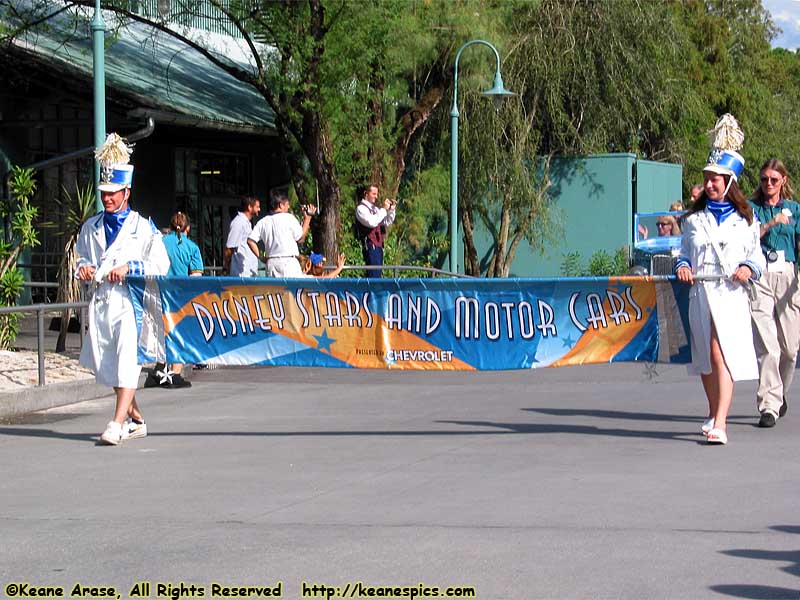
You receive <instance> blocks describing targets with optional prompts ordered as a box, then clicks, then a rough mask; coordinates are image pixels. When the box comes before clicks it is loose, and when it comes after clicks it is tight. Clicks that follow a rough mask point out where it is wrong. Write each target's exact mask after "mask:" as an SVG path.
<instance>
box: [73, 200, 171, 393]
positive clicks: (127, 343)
mask: <svg viewBox="0 0 800 600" xmlns="http://www.w3.org/2000/svg"><path fill="white" fill-rule="evenodd" d="M76 251H77V254H78V262H77V267H78V268H80V267H83V266H91V265H93V266H95V267H96V268H97V271H96V274H95V283H93V284H92V288H93V289H94V294H93V295H92V298H91V301H90V303H89V322H88V328H87V329H86V336H85V338H84V341H83V348H82V349H81V359H80V362H81V364H82V365H84V366H85V367H87V368H89V369H91V370H93V371H94V372H95V377H96V379H97V383H99V384H102V385H109V386H112V387H124V388H134V389H135V388H136V387H137V386H138V383H139V373H141V370H142V368H141V366H140V365H139V364H138V363H137V342H138V337H139V336H138V333H137V329H136V317H135V315H134V311H133V304H132V303H131V297H130V291H129V290H128V285H127V284H126V283H124V282H122V283H111V282H109V281H108V280H107V279H106V276H107V275H108V273H109V271H111V270H112V269H114V268H116V267H118V266H120V265H123V264H126V263H128V264H129V266H133V268H134V270H133V271H131V272H129V274H132V273H134V272H136V273H137V274H141V275H165V274H166V273H167V271H168V270H169V256H168V255H167V250H166V248H165V247H164V242H163V241H162V240H161V233H159V231H158V230H157V229H156V227H155V226H154V225H153V224H152V223H151V222H150V220H149V219H146V218H144V217H142V216H141V215H139V213H137V212H136V211H133V210H131V212H130V214H129V215H128V217H127V218H126V219H125V222H124V223H123V224H122V227H121V228H120V230H119V233H118V234H117V237H116V239H115V240H114V242H113V243H112V244H111V246H109V247H108V248H106V233H105V230H104V228H103V213H100V214H98V215H95V216H93V217H91V218H89V219H88V220H87V221H86V222H85V223H84V224H83V226H82V227H81V231H80V234H79V236H78V243H77V245H76Z"/></svg>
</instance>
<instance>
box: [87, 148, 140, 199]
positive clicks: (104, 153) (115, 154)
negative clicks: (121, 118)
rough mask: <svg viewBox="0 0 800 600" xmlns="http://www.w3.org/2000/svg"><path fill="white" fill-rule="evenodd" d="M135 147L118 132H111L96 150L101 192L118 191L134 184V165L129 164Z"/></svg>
mask: <svg viewBox="0 0 800 600" xmlns="http://www.w3.org/2000/svg"><path fill="white" fill-rule="evenodd" d="M131 152H133V148H132V147H131V146H128V145H127V144H126V143H125V141H124V140H123V139H122V138H121V137H120V136H119V135H117V134H116V133H109V134H108V137H106V141H105V142H103V145H102V146H100V147H99V148H97V149H96V150H95V152H94V155H95V157H96V158H97V160H98V161H99V162H100V185H98V186H97V188H98V189H99V190H100V191H101V192H118V191H119V190H122V189H125V188H130V187H132V186H133V165H132V164H129V162H128V161H129V160H130V155H131Z"/></svg>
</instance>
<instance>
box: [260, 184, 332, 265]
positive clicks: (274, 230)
mask: <svg viewBox="0 0 800 600" xmlns="http://www.w3.org/2000/svg"><path fill="white" fill-rule="evenodd" d="M269 204H270V213H271V214H269V215H267V216H266V217H264V218H263V219H261V220H260V221H259V222H258V223H256V226H255V227H253V231H252V232H251V233H250V236H249V237H248V238H247V245H248V246H249V247H250V250H251V251H252V252H253V254H255V255H256V256H259V249H258V242H261V243H262V244H263V245H264V252H265V254H266V263H267V277H303V270H302V269H301V267H300V262H299V261H298V260H297V255H298V254H300V249H299V248H298V247H297V244H298V242H300V243H302V242H303V240H305V239H306V236H307V235H308V228H309V226H310V225H311V217H312V216H314V215H315V214H316V213H317V209H316V207H314V206H312V205H310V204H309V205H306V206H304V207H303V223H302V225H301V224H300V221H298V220H297V217H295V216H294V215H293V214H292V213H290V212H289V195H288V193H287V192H286V190H273V191H272V192H271V193H270V198H269Z"/></svg>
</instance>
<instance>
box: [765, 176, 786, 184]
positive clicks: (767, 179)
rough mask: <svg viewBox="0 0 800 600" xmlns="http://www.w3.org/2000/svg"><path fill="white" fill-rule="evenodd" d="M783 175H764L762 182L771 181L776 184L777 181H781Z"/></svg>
mask: <svg viewBox="0 0 800 600" xmlns="http://www.w3.org/2000/svg"><path fill="white" fill-rule="evenodd" d="M781 179H782V177H762V178H761V183H766V182H768V181H769V183H770V185H775V184H776V183H780V181H781Z"/></svg>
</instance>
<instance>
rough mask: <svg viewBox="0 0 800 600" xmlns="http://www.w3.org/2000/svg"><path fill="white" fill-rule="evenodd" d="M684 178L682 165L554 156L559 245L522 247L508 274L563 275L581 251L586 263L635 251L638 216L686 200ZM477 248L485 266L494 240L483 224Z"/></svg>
mask: <svg viewBox="0 0 800 600" xmlns="http://www.w3.org/2000/svg"><path fill="white" fill-rule="evenodd" d="M681 177H682V168H681V166H680V165H674V164H667V163H656V162H652V161H643V160H637V159H636V156H635V155H634V154H599V155H594V156H588V157H579V158H554V159H553V160H552V162H551V168H550V178H551V180H552V182H553V185H552V187H551V188H550V196H551V198H552V199H553V206H554V207H555V208H554V210H555V211H556V220H557V221H558V222H559V223H560V230H559V233H558V235H557V237H556V239H557V241H556V242H554V243H551V244H549V245H548V247H547V248H546V249H545V252H544V254H539V253H538V252H536V251H534V250H533V249H532V248H531V247H530V245H529V244H528V243H527V242H523V243H522V244H520V246H519V248H518V250H517V254H516V257H515V260H514V263H513V265H512V268H511V270H510V273H509V275H510V276H512V277H558V276H561V275H562V264H563V262H564V256H565V255H566V254H568V253H569V252H575V251H577V252H579V253H580V255H581V259H582V263H583V264H584V265H585V264H587V263H588V261H589V258H590V257H591V256H592V254H594V253H595V252H596V251H597V250H605V251H606V252H608V253H609V254H611V255H613V254H614V253H615V252H616V251H617V250H618V249H619V248H620V247H623V246H627V247H628V248H630V247H631V244H632V230H633V213H634V212H636V211H637V210H638V212H653V211H659V210H666V209H667V208H668V207H669V204H670V203H671V202H673V201H674V200H679V199H680V198H681ZM637 207H638V209H637ZM475 245H476V249H477V251H478V256H479V258H480V260H481V265H482V267H485V265H486V264H487V263H488V259H489V257H490V256H491V248H492V237H491V236H490V235H489V232H488V231H487V230H486V228H485V227H484V226H483V225H482V224H476V232H475ZM629 252H630V251H629Z"/></svg>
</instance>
